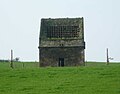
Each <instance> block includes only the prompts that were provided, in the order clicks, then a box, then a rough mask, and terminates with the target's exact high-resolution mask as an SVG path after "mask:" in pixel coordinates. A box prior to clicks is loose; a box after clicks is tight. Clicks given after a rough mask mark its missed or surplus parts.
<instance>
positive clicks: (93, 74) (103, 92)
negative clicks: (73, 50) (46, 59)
mask: <svg viewBox="0 0 120 94" xmlns="http://www.w3.org/2000/svg"><path fill="white" fill-rule="evenodd" d="M86 65H87V66H85V67H64V68H50V67H48V68H38V67H36V66H37V63H25V65H24V68H22V64H20V63H19V64H15V69H10V68H9V65H8V64H7V63H0V94H120V64H110V65H108V66H106V65H105V64H104V63H87V64H86Z"/></svg>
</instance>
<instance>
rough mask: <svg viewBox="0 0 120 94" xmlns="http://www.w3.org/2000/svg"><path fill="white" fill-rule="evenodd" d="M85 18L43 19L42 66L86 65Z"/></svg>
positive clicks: (41, 36) (40, 39)
mask: <svg viewBox="0 0 120 94" xmlns="http://www.w3.org/2000/svg"><path fill="white" fill-rule="evenodd" d="M84 49H85V42H84V20H83V18H57V19H51V18H49V19H41V27H40V37H39V62H40V66H61V67H63V66H79V65H84V61H85V56H84Z"/></svg>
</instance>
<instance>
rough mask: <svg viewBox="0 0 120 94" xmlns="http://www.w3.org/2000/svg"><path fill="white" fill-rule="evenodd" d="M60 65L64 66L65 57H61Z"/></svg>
mask: <svg viewBox="0 0 120 94" xmlns="http://www.w3.org/2000/svg"><path fill="white" fill-rule="evenodd" d="M58 66H59V67H64V58H59V64H58Z"/></svg>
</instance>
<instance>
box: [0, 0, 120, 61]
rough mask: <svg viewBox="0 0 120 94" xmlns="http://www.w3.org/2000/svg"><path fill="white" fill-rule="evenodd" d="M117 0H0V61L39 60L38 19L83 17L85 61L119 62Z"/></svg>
mask: <svg viewBox="0 0 120 94" xmlns="http://www.w3.org/2000/svg"><path fill="white" fill-rule="evenodd" d="M119 4H120V0H0V59H10V50H11V49H13V51H14V58H15V57H19V58H20V60H21V61H38V60H39V54H38V53H39V50H38V45H39V33H40V20H41V18H67V17H68V18H76V17H84V29H85V30H84V32H85V42H86V49H85V60H86V61H100V62H104V61H106V48H109V55H110V57H112V58H114V59H113V60H111V62H120V42H119V39H120V38H119V37H120V32H119V31H120V26H119V25H120V24H119V22H120V11H119V9H120V6H119Z"/></svg>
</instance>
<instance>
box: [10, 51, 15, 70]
mask: <svg viewBox="0 0 120 94" xmlns="http://www.w3.org/2000/svg"><path fill="white" fill-rule="evenodd" d="M10 67H11V68H12V69H13V68H14V67H13V50H11V61H10Z"/></svg>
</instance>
